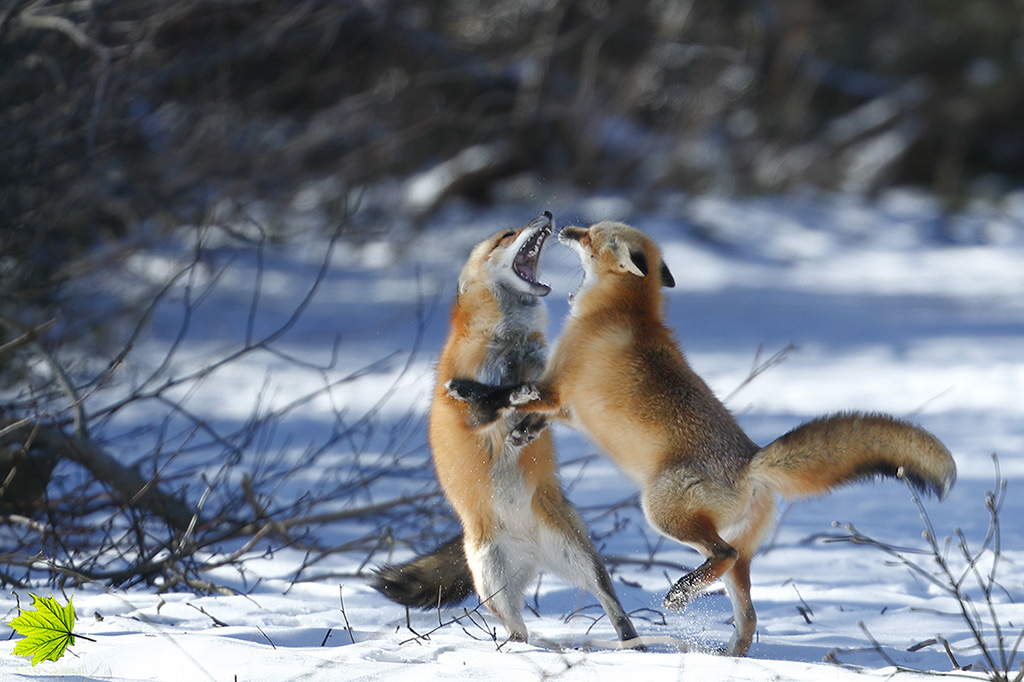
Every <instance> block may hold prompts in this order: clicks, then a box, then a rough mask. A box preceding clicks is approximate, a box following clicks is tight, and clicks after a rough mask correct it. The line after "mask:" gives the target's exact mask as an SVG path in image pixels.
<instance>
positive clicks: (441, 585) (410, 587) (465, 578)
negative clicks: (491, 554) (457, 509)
mask: <svg viewBox="0 0 1024 682" xmlns="http://www.w3.org/2000/svg"><path fill="white" fill-rule="evenodd" d="M370 587H372V588H373V589H375V590H377V591H378V592H380V593H381V594H383V595H384V596H385V597H387V598H388V599H390V600H391V601H394V602H398V603H399V604H403V605H405V606H412V607H415V608H420V609H432V608H438V607H439V606H451V605H454V604H458V603H459V602H461V601H462V600H464V599H466V598H467V597H469V596H470V595H471V594H473V591H474V587H473V574H472V573H471V572H470V570H469V563H468V562H467V561H466V550H465V547H464V546H463V539H462V534H461V533H460V534H459V535H458V536H457V537H455V538H452V539H451V540H449V541H448V542H446V543H445V544H443V545H441V546H440V547H438V548H437V549H435V550H434V551H433V552H430V553H429V554H423V555H421V556H418V557H416V558H415V559H413V560H412V561H409V562H407V563H404V564H398V565H389V566H382V567H381V568H379V569H377V570H376V571H374V575H373V577H372V578H371V579H370Z"/></svg>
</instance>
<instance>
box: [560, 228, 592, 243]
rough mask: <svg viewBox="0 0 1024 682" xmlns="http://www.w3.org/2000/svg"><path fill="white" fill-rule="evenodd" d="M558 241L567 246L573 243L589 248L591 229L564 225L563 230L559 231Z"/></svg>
mask: <svg viewBox="0 0 1024 682" xmlns="http://www.w3.org/2000/svg"><path fill="white" fill-rule="evenodd" d="M558 241H560V242H562V243H563V244H565V245H566V246H569V245H570V244H571V243H572V242H579V243H580V244H582V245H583V246H589V245H590V228H589V227H577V226H576V225H563V226H562V229H561V230H559V231H558Z"/></svg>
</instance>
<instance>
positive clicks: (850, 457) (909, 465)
mask: <svg viewBox="0 0 1024 682" xmlns="http://www.w3.org/2000/svg"><path fill="white" fill-rule="evenodd" d="M750 474H751V476H752V477H753V478H754V479H755V480H759V481H761V482H763V483H765V484H766V485H768V486H769V487H771V488H773V489H775V490H776V491H778V492H779V493H780V494H781V495H782V496H783V497H785V498H790V499H792V498H800V497H808V496H813V495H820V494H822V493H824V492H827V491H828V490H831V489H832V488H835V487H838V486H842V485H846V484H849V483H855V482H858V481H862V480H866V479H872V478H877V477H889V478H906V479H907V480H908V481H909V482H910V483H911V484H912V485H913V486H914V487H915V488H917V489H918V490H920V491H922V492H928V493H932V494H935V495H937V496H938V497H939V499H943V498H944V497H945V496H946V494H947V493H949V490H950V488H952V487H953V482H954V481H955V480H956V464H955V463H954V462H953V457H952V455H950V453H949V450H948V449H946V446H945V445H943V444H942V442H941V441H939V439H938V438H936V437H935V436H933V435H932V434H930V433H929V432H927V431H925V430H924V429H922V428H920V427H917V426H915V425H913V424H910V423H908V422H905V421H901V420H899V419H895V418H894V417H890V416H887V415H879V414H863V413H849V414H837V415H832V416H829V417H822V418H820V419H815V420H813V421H810V422H807V423H806V424H803V425H801V426H798V427H797V428H795V429H793V430H792V431H790V432H789V433H787V434H786V435H784V436H782V437H781V438H779V439H777V440H775V441H773V442H772V443H769V444H768V445H766V446H765V447H763V448H761V450H759V451H758V452H757V453H756V454H755V455H754V458H753V460H751V463H750Z"/></svg>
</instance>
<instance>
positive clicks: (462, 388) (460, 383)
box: [444, 379, 476, 403]
mask: <svg viewBox="0 0 1024 682" xmlns="http://www.w3.org/2000/svg"><path fill="white" fill-rule="evenodd" d="M474 383H476V382H474V381H470V380H469V379H450V380H448V381H446V382H445V383H444V390H445V392H446V393H447V394H448V395H449V397H451V398H454V399H455V400H459V401H462V402H464V403H465V402H469V399H470V397H471V396H472V393H471V391H469V390H468V389H469V387H470V386H471V385H473V384H474Z"/></svg>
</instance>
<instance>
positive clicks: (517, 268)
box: [512, 211, 554, 296]
mask: <svg viewBox="0 0 1024 682" xmlns="http://www.w3.org/2000/svg"><path fill="white" fill-rule="evenodd" d="M553 222H554V221H553V220H552V219H551V213H549V212H548V211H545V212H544V214H543V215H542V216H539V217H537V218H535V219H534V220H533V222H531V223H530V225H531V227H534V230H535V231H534V232H533V233H532V234H531V235H530V238H529V239H527V240H526V243H525V244H523V245H522V247H520V249H519V253H517V254H516V257H515V259H513V261H512V271H513V272H515V273H516V275H518V277H519V279H521V280H523V281H524V282H526V283H527V284H529V285H530V286H531V287H533V289H534V291H535V292H536V294H537V295H538V296H547V295H548V294H549V293H551V287H549V286H548V285H547V284H544V283H543V282H541V281H540V280H538V279H537V273H538V265H539V263H540V252H541V249H542V248H544V242H545V241H546V240H547V238H548V237H549V236H551V231H552V225H553ZM538 223H539V224H538Z"/></svg>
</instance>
